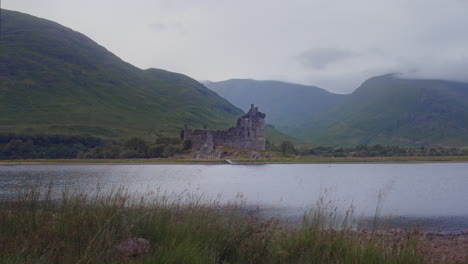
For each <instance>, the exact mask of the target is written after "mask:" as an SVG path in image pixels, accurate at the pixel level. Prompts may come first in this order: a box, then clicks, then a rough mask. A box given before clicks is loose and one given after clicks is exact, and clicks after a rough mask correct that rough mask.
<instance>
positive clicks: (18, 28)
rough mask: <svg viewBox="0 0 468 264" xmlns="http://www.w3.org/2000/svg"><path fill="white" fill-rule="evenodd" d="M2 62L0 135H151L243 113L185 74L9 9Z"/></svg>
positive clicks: (4, 15) (219, 122)
mask: <svg viewBox="0 0 468 264" xmlns="http://www.w3.org/2000/svg"><path fill="white" fill-rule="evenodd" d="M0 61H1V64H0V132H17V133H29V134H31V133H61V134H90V135H95V136H104V137H118V138H121V137H127V136H130V135H139V136H144V137H148V136H154V135H161V134H175V133H177V132H178V130H179V129H180V128H182V127H183V124H184V120H186V119H187V120H188V122H189V124H190V125H191V126H192V127H202V126H203V125H204V124H206V125H207V126H208V127H209V128H226V127H229V126H232V124H234V123H235V121H236V119H237V118H238V117H239V116H240V115H242V111H241V110H239V109H238V108H236V107H235V106H233V105H231V104H230V103H229V102H227V101H226V100H225V99H223V98H221V97H219V96H218V95H217V94H216V93H214V92H212V91H211V90H209V89H207V88H206V87H204V86H203V85H202V84H200V83H198V82H197V81H195V80H193V79H191V78H189V77H187V76H185V75H182V74H178V73H172V72H167V71H164V70H158V69H148V70H141V69H138V68H136V67H134V66H132V65H130V64H128V63H126V62H124V61H122V60H121V59H120V58H118V57H117V56H115V55H114V54H112V53H111V52H109V51H108V50H106V49H105V48H104V47H102V46H99V45H98V44H97V43H95V42H94V41H92V40H91V39H89V38H88V37H86V36H84V35H83V34H80V33H78V32H75V31H73V30H71V29H69V28H66V27H63V26H61V25H59V24H57V23H54V22H51V21H48V20H45V19H40V18H37V17H33V16H30V15H26V14H22V13H19V12H14V11H8V10H4V9H1V35H0Z"/></svg>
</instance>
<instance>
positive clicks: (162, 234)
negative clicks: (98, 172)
mask: <svg viewBox="0 0 468 264" xmlns="http://www.w3.org/2000/svg"><path fill="white" fill-rule="evenodd" d="M39 189H40V188H38V187H33V188H30V189H28V190H25V191H20V192H18V194H17V196H16V197H17V198H16V199H14V200H11V199H3V200H1V202H0V262H1V263H463V262H464V261H465V260H466V259H463V258H466V254H465V255H463V251H461V253H460V252H458V251H456V250H457V249H458V248H456V247H455V246H451V247H450V249H453V250H455V251H453V250H452V251H451V252H449V253H446V252H437V251H432V250H431V246H432V244H430V245H429V246H428V245H426V244H427V243H429V242H430V241H429V242H428V240H427V239H423V240H422V238H423V236H421V235H420V234H419V233H418V232H417V231H401V230H397V231H395V230H393V231H384V232H382V231H365V230H360V229H359V228H355V227H353V225H352V224H350V223H351V217H352V216H351V212H346V213H345V214H344V217H338V214H337V212H336V210H328V209H327V207H326V206H317V207H316V208H315V209H313V210H310V211H309V212H308V213H306V214H305V215H304V218H303V220H302V223H301V224H299V225H294V226H291V225H287V224H284V223H283V222H279V221H278V220H276V219H273V218H271V219H265V218H260V217H258V215H257V214H256V213H255V211H248V210H246V209H243V208H244V207H243V206H242V204H239V203H232V204H224V205H221V204H220V203H218V202H215V201H207V200H204V199H202V198H201V197H197V196H195V195H190V194H184V195H178V196H176V195H173V196H171V195H159V194H154V193H153V194H145V195H130V194H129V193H127V192H126V191H125V190H124V189H123V188H120V189H115V190H113V191H109V192H105V193H104V192H99V191H97V192H96V193H95V194H83V193H81V194H79V193H76V192H74V194H71V192H68V191H67V190H64V191H63V192H62V194H61V197H56V196H55V195H54V194H52V191H51V189H52V188H49V189H46V190H44V191H40V190H39ZM465 242H466V241H465ZM425 243H426V244H425ZM457 243H458V242H457ZM460 243H461V242H460ZM463 246H465V249H466V243H465V244H464V245H463V244H462V245H461V249H463ZM439 247H440V246H439ZM457 252H458V253H457ZM465 252H466V251H465Z"/></svg>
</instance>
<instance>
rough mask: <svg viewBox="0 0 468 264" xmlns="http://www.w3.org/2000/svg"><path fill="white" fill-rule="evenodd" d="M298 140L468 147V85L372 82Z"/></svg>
mask: <svg viewBox="0 0 468 264" xmlns="http://www.w3.org/2000/svg"><path fill="white" fill-rule="evenodd" d="M301 137H302V138H304V139H307V140H309V141H312V142H315V143H319V144H324V145H356V144H375V143H380V144H398V145H444V146H468V84H467V83H458V82H450V81H440V80H409V79H399V78H397V77H395V76H394V75H384V76H378V77H374V78H371V79H369V80H367V81H366V82H364V83H363V84H362V85H361V86H360V87H359V88H358V89H357V90H356V91H355V92H354V93H352V94H351V95H350V96H349V97H347V98H346V100H345V101H343V102H342V104H340V105H339V106H337V107H336V108H335V109H333V110H331V111H330V112H329V113H327V114H326V115H325V117H324V118H323V119H322V120H321V121H320V122H318V123H316V125H314V126H310V127H309V128H308V129H307V130H305V132H304V133H303V134H302V135H301Z"/></svg>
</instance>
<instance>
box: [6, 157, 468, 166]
mask: <svg viewBox="0 0 468 264" xmlns="http://www.w3.org/2000/svg"><path fill="white" fill-rule="evenodd" d="M234 162H235V163H236V164H229V163H227V162H226V161H225V160H224V159H216V160H215V159H210V160H195V159H48V160H47V159H31V160H4V161H0V166H14V165H231V166H237V165H268V164H424V163H468V156H443V157H393V158H392V157H376V158H311V159H310V160H301V159H298V160H281V159H275V160H245V159H239V160H234Z"/></svg>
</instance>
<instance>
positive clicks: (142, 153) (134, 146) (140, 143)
mask: <svg viewBox="0 0 468 264" xmlns="http://www.w3.org/2000/svg"><path fill="white" fill-rule="evenodd" d="M124 147H125V151H124V152H127V153H126V156H127V158H129V156H136V157H135V158H147V157H148V145H147V144H146V142H145V140H143V139H142V138H139V137H132V138H130V139H128V140H127V141H125V143H124ZM130 154H131V155H130Z"/></svg>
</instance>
